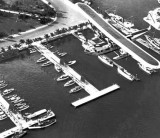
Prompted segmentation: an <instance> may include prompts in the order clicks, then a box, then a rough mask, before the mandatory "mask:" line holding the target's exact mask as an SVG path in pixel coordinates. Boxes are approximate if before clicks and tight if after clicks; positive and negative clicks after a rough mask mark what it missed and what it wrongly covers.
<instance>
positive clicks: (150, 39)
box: [144, 35, 160, 49]
mask: <svg viewBox="0 0 160 138" xmlns="http://www.w3.org/2000/svg"><path fill="white" fill-rule="evenodd" d="M144 36H145V37H146V39H147V41H148V42H149V43H150V44H151V45H153V46H154V47H155V48H157V49H160V44H158V43H157V42H156V41H155V39H154V38H152V37H151V36H149V35H144Z"/></svg>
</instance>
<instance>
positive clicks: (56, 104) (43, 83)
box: [0, 0, 160, 138]
mask: <svg viewBox="0 0 160 138" xmlns="http://www.w3.org/2000/svg"><path fill="white" fill-rule="evenodd" d="M93 3H94V5H93V6H94V7H97V6H99V7H102V9H107V8H110V7H112V6H115V5H117V14H119V15H121V16H123V17H125V18H129V17H130V16H134V23H135V26H136V27H137V28H138V29H141V28H145V27H147V26H148V24H147V23H145V22H144V21H143V20H142V18H143V17H144V16H146V15H147V13H148V11H149V10H151V9H153V8H155V7H158V2H157V1H156V0H155V1H153V0H134V1H133V0H121V1H119V0H101V1H100V0H93ZM83 33H84V34H85V36H87V37H88V38H90V37H92V36H93V34H92V32H91V31H89V30H87V31H84V32H83ZM156 35H157V37H158V32H156ZM159 36H160V35H159ZM51 45H55V47H54V48H53V49H52V51H56V50H57V49H58V50H59V51H60V52H63V51H64V52H67V53H68V54H67V55H66V56H64V57H62V58H63V59H64V61H65V62H67V61H70V60H76V61H77V62H76V64H75V65H72V67H73V69H75V70H76V71H77V72H78V73H80V74H81V75H82V76H84V77H85V78H86V79H87V80H88V81H89V82H90V83H91V84H93V85H94V86H95V87H96V88H98V89H99V90H101V89H104V88H106V87H108V86H110V85H112V84H113V83H117V84H119V85H120V86H121V89H120V90H118V91H115V92H113V93H110V94H108V95H105V96H104V97H102V98H99V99H97V100H95V101H93V102H91V103H89V104H86V105H84V106H82V107H80V108H78V109H74V108H73V107H72V106H71V102H73V101H76V100H77V99H79V98H82V97H84V96H86V95H87V93H86V92H85V91H83V90H82V91H80V92H78V93H75V94H69V90H70V89H71V88H72V87H73V86H71V87H69V88H66V87H65V88H64V87H63V85H64V83H65V82H66V81H63V82H57V81H56V79H57V77H59V76H60V75H61V74H62V73H58V72H57V71H55V69H54V66H53V65H51V66H48V67H41V64H40V63H38V64H37V63H36V61H37V60H38V59H39V58H40V57H41V55H40V54H39V53H38V52H37V53H34V54H31V55H26V56H25V57H24V58H19V59H14V60H12V61H7V62H6V63H3V64H0V74H3V75H4V79H5V80H6V82H7V83H8V86H7V88H11V87H14V88H15V89H16V91H15V92H14V93H16V94H18V95H19V96H20V97H22V98H24V99H25V100H26V101H27V103H28V104H29V105H30V108H29V109H27V110H26V111H23V112H22V114H24V113H25V112H35V111H37V110H40V109H43V108H46V109H50V108H51V109H52V110H53V111H54V113H55V114H56V118H57V120H58V121H57V123H56V124H55V125H53V126H50V127H48V128H46V129H42V130H35V131H28V133H27V135H26V136H25V137H26V138H51V137H54V138H159V137H160V132H159V130H160V100H159V99H160V85H159V84H160V71H158V72H157V73H155V74H152V75H147V74H146V73H144V72H143V71H142V70H140V69H139V67H138V65H137V62H136V61H135V60H133V59H132V58H131V57H128V58H127V59H123V60H120V61H116V62H117V63H118V64H120V65H121V66H123V67H124V68H125V69H127V70H128V71H129V72H131V73H133V74H134V75H135V74H137V75H138V77H139V78H140V79H141V81H138V82H130V81H128V80H126V79H125V78H123V77H122V76H120V75H119V74H118V73H117V70H116V69H114V68H110V67H108V66H106V65H104V64H102V63H101V62H100V61H99V60H98V58H97V57H96V56H91V55H87V54H84V51H83V48H82V46H81V42H80V41H79V40H78V39H77V38H75V37H74V36H71V35H70V36H68V37H65V38H63V39H62V40H59V41H56V42H53V43H51ZM141 47H142V48H143V49H145V50H146V51H147V52H149V53H150V54H152V55H153V56H154V57H156V58H157V59H159V60H160V56H159V55H158V54H156V53H154V52H151V51H150V50H148V49H146V48H144V47H143V46H141ZM108 56H109V57H110V58H112V57H113V56H116V55H115V54H114V53H110V54H108ZM13 126H14V124H12V123H11V121H10V120H9V119H6V120H3V121H1V122H0V131H1V132H2V131H4V130H5V129H9V128H11V127H13Z"/></svg>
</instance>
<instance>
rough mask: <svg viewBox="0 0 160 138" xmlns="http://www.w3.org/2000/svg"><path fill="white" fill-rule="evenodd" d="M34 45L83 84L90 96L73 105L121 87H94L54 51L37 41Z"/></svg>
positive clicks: (78, 104) (83, 102) (78, 82)
mask: <svg viewBox="0 0 160 138" xmlns="http://www.w3.org/2000/svg"><path fill="white" fill-rule="evenodd" d="M32 45H33V46H34V47H35V48H36V49H37V50H38V51H39V52H40V53H41V55H43V56H45V57H46V58H47V59H48V60H49V61H51V62H52V63H53V64H54V65H55V66H59V67H60V68H61V69H62V71H63V72H64V73H65V74H67V75H68V76H69V77H70V78H71V79H72V80H74V81H75V82H76V83H77V84H78V85H79V86H81V87H82V88H83V89H84V90H85V91H86V92H87V93H88V94H89V96H87V97H84V98H83V99H81V100H78V101H76V102H73V103H72V105H73V106H74V107H78V106H80V105H83V104H85V103H88V102H89V101H92V100H94V99H96V98H98V97H101V96H103V95H105V94H107V93H109V92H112V91H114V90H117V89H119V88H120V86H119V85H117V84H115V85H113V86H110V87H108V88H106V89H105V90H102V91H101V90H98V89H97V88H96V87H94V86H93V85H92V84H91V83H89V82H88V81H87V80H86V79H85V78H84V77H82V76H81V75H80V74H78V73H77V72H76V71H75V70H73V69H72V68H71V67H70V66H68V65H67V64H66V63H61V59H60V58H59V57H57V56H56V55H55V54H54V53H52V52H51V51H50V50H48V49H47V48H46V47H45V46H43V45H42V44H41V43H37V42H36V43H33V44H32Z"/></svg>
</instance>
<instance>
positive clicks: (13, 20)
mask: <svg viewBox="0 0 160 138" xmlns="http://www.w3.org/2000/svg"><path fill="white" fill-rule="evenodd" d="M40 25H41V24H40V23H39V21H38V20H35V19H27V20H25V21H24V20H20V19H18V18H17V15H14V14H8V16H6V17H3V16H0V32H4V33H6V34H8V35H10V34H16V33H18V32H24V31H26V30H29V29H32V28H34V27H37V26H40Z"/></svg>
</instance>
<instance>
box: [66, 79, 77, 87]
mask: <svg viewBox="0 0 160 138" xmlns="http://www.w3.org/2000/svg"><path fill="white" fill-rule="evenodd" d="M73 84H75V81H73V80H69V81H67V82H66V83H65V84H64V87H68V86H71V85H73Z"/></svg>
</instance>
